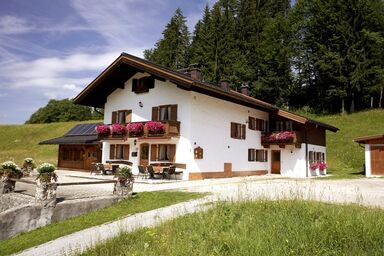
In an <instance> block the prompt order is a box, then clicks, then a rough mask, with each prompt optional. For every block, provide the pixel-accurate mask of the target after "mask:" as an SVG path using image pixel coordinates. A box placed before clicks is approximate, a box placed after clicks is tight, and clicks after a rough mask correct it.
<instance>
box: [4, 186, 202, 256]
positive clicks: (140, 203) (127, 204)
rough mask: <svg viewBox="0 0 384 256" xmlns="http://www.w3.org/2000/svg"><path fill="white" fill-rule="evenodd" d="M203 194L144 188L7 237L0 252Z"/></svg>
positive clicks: (28, 245) (12, 251)
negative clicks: (105, 204) (100, 206)
mask: <svg viewBox="0 0 384 256" xmlns="http://www.w3.org/2000/svg"><path fill="white" fill-rule="evenodd" d="M202 196H204V194H201V193H184V192H143V193H140V194H138V195H137V196H136V197H134V198H128V199H125V200H123V201H121V202H118V203H116V204H114V205H112V206H111V207H108V208H104V209H100V210H97V211H94V212H90V213H87V214H84V215H81V216H78V217H74V218H71V219H68V220H64V221H61V222H58V223H54V224H50V225H47V226H45V227H42V228H39V229H36V230H33V231H30V232H26V233H23V234H20V235H18V236H16V237H13V238H10V239H8V240H3V241H0V255H10V254H12V253H16V252H19V251H22V250H25V249H28V248H31V247H33V246H37V245H40V244H43V243H45V242H48V241H51V240H54V239H56V238H59V237H62V236H65V235H68V234H71V233H74V232H77V231H80V230H83V229H86V228H89V227H93V226H97V225H100V224H103V223H106V222H109V221H113V220H117V219H121V218H123V217H126V216H128V215H132V214H135V213H139V212H145V211H149V210H153V209H157V208H161V207H165V206H168V205H172V204H176V203H180V202H183V201H188V200H191V199H196V198H200V197H202Z"/></svg>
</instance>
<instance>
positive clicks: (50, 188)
mask: <svg viewBox="0 0 384 256" xmlns="http://www.w3.org/2000/svg"><path fill="white" fill-rule="evenodd" d="M56 189H57V184H56V182H46V181H41V179H37V182H36V194H35V200H36V202H39V203H43V204H44V205H45V206H46V205H54V204H56Z"/></svg>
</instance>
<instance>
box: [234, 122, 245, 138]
mask: <svg viewBox="0 0 384 256" xmlns="http://www.w3.org/2000/svg"><path fill="white" fill-rule="evenodd" d="M245 133H246V126H245V124H238V123H234V122H231V138H234V139H242V140H245Z"/></svg>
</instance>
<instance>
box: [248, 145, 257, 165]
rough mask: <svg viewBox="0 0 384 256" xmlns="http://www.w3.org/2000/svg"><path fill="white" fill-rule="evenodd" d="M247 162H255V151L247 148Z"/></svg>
mask: <svg viewBox="0 0 384 256" xmlns="http://www.w3.org/2000/svg"><path fill="white" fill-rule="evenodd" d="M248 161H249V162H254V161H256V157H255V149H253V148H249V149H248Z"/></svg>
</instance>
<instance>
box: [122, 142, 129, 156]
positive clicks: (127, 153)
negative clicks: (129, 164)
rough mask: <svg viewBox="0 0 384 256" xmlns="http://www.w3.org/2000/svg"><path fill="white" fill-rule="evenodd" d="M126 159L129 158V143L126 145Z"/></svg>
mask: <svg viewBox="0 0 384 256" xmlns="http://www.w3.org/2000/svg"><path fill="white" fill-rule="evenodd" d="M123 147H124V149H123V150H124V160H128V159H129V145H124V146H123Z"/></svg>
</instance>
